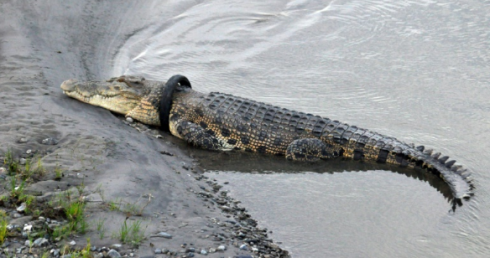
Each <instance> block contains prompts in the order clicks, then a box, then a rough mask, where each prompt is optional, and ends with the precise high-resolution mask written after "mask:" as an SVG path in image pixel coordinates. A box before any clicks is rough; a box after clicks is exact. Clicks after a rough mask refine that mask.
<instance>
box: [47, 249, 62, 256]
mask: <svg viewBox="0 0 490 258" xmlns="http://www.w3.org/2000/svg"><path fill="white" fill-rule="evenodd" d="M49 252H50V253H51V254H52V255H53V256H54V257H58V256H59V255H60V249H51V251H49Z"/></svg>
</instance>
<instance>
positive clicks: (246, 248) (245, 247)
mask: <svg viewBox="0 0 490 258" xmlns="http://www.w3.org/2000/svg"><path fill="white" fill-rule="evenodd" d="M240 250H248V247H247V245H246V244H243V245H241V246H240Z"/></svg>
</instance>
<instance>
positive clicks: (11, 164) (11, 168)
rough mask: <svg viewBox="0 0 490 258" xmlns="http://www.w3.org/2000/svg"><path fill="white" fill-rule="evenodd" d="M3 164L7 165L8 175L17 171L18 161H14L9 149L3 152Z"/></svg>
mask: <svg viewBox="0 0 490 258" xmlns="http://www.w3.org/2000/svg"><path fill="white" fill-rule="evenodd" d="M3 164H4V165H6V166H7V173H8V175H9V176H12V175H15V174H17V172H18V171H19V163H17V162H16V161H14V155H13V154H12V150H10V149H8V150H7V153H5V158H4V159H3Z"/></svg>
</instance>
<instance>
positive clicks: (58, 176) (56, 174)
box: [54, 166, 63, 181]
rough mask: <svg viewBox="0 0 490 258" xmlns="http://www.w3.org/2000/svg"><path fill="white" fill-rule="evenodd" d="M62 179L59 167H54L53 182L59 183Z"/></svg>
mask: <svg viewBox="0 0 490 258" xmlns="http://www.w3.org/2000/svg"><path fill="white" fill-rule="evenodd" d="M62 177H63V170H61V168H60V167H58V166H56V167H55V168H54V180H56V181H60V180H61V178H62Z"/></svg>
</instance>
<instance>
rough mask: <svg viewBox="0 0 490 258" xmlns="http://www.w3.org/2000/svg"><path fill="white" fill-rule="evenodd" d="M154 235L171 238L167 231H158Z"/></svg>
mask: <svg viewBox="0 0 490 258" xmlns="http://www.w3.org/2000/svg"><path fill="white" fill-rule="evenodd" d="M153 236H154V237H163V238H167V239H170V238H172V235H170V234H169V233H167V232H160V233H158V234H156V235H153Z"/></svg>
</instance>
